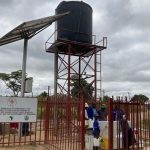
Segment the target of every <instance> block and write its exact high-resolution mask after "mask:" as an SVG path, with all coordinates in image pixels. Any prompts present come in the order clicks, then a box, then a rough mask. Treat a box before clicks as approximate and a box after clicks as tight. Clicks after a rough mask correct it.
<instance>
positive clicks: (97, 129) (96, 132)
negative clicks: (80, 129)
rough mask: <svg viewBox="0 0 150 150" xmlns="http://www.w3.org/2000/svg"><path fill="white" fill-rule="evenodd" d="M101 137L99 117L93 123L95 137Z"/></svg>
mask: <svg viewBox="0 0 150 150" xmlns="http://www.w3.org/2000/svg"><path fill="white" fill-rule="evenodd" d="M97 134H98V136H100V126H99V122H98V116H96V117H95V119H94V122H93V135H94V136H97Z"/></svg>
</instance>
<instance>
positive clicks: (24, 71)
mask: <svg viewBox="0 0 150 150" xmlns="http://www.w3.org/2000/svg"><path fill="white" fill-rule="evenodd" d="M27 46H28V39H24V49H23V59H22V81H21V97H24V92H25V79H26V64H27ZM21 135H22V123H19V127H18V137H19V139H20V137H21Z"/></svg>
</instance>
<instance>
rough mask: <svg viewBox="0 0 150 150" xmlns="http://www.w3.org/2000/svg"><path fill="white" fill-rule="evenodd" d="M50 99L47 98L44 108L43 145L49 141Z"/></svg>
mask: <svg viewBox="0 0 150 150" xmlns="http://www.w3.org/2000/svg"><path fill="white" fill-rule="evenodd" d="M49 98H50V97H48V98H47V100H46V103H45V105H46V107H45V137H44V138H45V139H44V142H45V144H46V143H47V142H48V141H49V119H50V100H49Z"/></svg>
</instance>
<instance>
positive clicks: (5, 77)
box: [0, 70, 22, 96]
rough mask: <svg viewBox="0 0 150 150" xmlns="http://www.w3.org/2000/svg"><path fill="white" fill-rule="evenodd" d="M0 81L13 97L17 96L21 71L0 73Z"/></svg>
mask: <svg viewBox="0 0 150 150" xmlns="http://www.w3.org/2000/svg"><path fill="white" fill-rule="evenodd" d="M0 79H1V80H2V81H4V83H5V85H6V87H7V88H8V89H10V90H11V91H12V92H13V96H18V94H19V92H20V91H21V79H22V70H17V71H14V72H11V73H0Z"/></svg>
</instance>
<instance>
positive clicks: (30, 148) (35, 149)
mask: <svg viewBox="0 0 150 150" xmlns="http://www.w3.org/2000/svg"><path fill="white" fill-rule="evenodd" d="M0 150H50V148H49V146H48V145H26V146H15V147H5V148H2V147H1V148H0Z"/></svg>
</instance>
